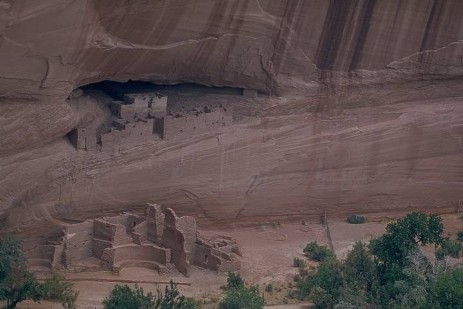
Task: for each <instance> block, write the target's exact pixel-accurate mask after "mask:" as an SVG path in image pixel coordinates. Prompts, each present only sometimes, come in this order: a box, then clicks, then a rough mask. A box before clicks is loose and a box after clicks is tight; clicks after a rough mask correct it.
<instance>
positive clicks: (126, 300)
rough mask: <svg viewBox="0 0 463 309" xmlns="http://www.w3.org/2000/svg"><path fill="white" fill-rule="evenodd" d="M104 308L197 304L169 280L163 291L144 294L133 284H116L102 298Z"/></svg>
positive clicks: (191, 308)
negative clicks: (131, 285) (132, 286)
mask: <svg viewBox="0 0 463 309" xmlns="http://www.w3.org/2000/svg"><path fill="white" fill-rule="evenodd" d="M103 306H104V308H105V309H135V308H136V309H196V308H198V307H199V306H198V304H197V303H196V302H194V301H193V300H191V299H187V298H186V297H185V296H183V295H181V294H180V292H179V291H178V290H177V285H176V284H175V283H174V282H173V281H170V284H169V285H168V286H166V288H165V291H164V293H163V292H161V290H159V289H158V290H157V293H156V295H153V293H151V292H150V293H148V294H145V292H144V291H143V288H141V287H139V286H138V285H135V288H133V289H131V288H130V287H129V286H128V285H118V284H116V286H115V287H114V288H113V289H112V291H111V293H110V294H109V296H108V297H106V298H105V299H104V300H103Z"/></svg>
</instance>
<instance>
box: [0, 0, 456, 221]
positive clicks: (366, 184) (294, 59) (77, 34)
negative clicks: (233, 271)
mask: <svg viewBox="0 0 463 309" xmlns="http://www.w3.org/2000/svg"><path fill="white" fill-rule="evenodd" d="M461 12H463V2H462V1H459V0H449V1H437V0H435V1H434V0H410V1H405V2H404V1H388V0H376V1H375V0H364V1H344V0H331V1H325V0H294V1H293V0H236V1H228V0H223V1H212V0H211V1H183V0H173V1H109V0H107V1H100V0H98V1H97V0H88V1H71V0H59V1H55V0H44V1H28V2H27V1H11V0H2V1H0V137H1V138H0V179H1V181H0V212H1V215H2V218H3V222H4V223H5V224H6V225H7V227H10V228H15V229H18V230H32V229H33V228H39V229H40V225H41V222H42V221H43V220H46V222H48V223H51V224H55V225H57V224H60V223H61V222H63V221H65V220H71V219H73V218H90V217H93V216H94V215H95V213H98V212H100V211H101V210H112V211H117V210H118V209H128V208H131V207H134V205H144V203H145V202H147V201H152V202H163V203H165V204H167V205H168V206H170V207H174V208H175V209H176V210H179V211H181V212H182V213H184V214H194V215H195V216H198V217H199V219H200V220H203V222H205V223H209V224H217V222H220V223H221V224H222V223H223V222H227V223H234V222H238V221H240V220H241V221H246V222H255V221H256V220H257V221H258V220H267V219H269V218H270V219H269V220H273V219H272V218H286V217H288V216H292V217H298V216H309V215H318V214H320V213H321V212H323V211H330V212H334V213H343V212H346V213H348V212H351V211H354V210H355V211H357V210H361V211H393V210H396V209H407V208H423V207H424V208H431V209H440V210H442V209H453V208H454V207H455V205H456V204H458V203H459V200H461V199H463V197H462V196H461V187H462V181H463V180H462V178H461V175H463V172H462V168H463V167H462V161H461V153H462V142H461V140H462V134H463V133H462V123H461V119H462V102H461V100H462V99H461V96H462V93H463V90H462V82H461V78H462V76H463V61H462V59H463V51H462V47H463V43H462V40H463V20H462V19H461ZM103 80H112V81H128V80H138V81H150V82H156V83H158V84H179V83H184V82H191V83H195V84H201V85H209V86H229V87H235V88H240V89H241V88H244V89H253V90H258V91H260V93H261V94H266V95H270V96H267V97H266V96H262V95H261V96H260V97H258V98H255V99H250V98H235V99H234V100H231V101H232V102H229V103H231V105H233V121H232V122H231V123H229V124H228V125H227V126H226V127H224V128H223V130H220V131H210V132H209V133H208V132H205V133H204V134H198V135H196V136H195V137H194V138H189V139H179V140H176V141H171V142H169V141H158V142H156V143H154V142H150V143H142V144H140V143H138V144H136V145H132V146H131V147H127V148H126V149H124V150H123V151H120V152H116V153H111V154H108V153H105V152H86V151H79V150H76V149H75V148H74V147H73V146H72V144H71V143H70V142H69V139H68V134H69V133H70V132H72V131H73V130H75V129H77V128H79V127H81V126H85V125H88V124H91V123H93V122H98V121H101V120H104V119H107V118H108V117H110V109H109V108H108V106H107V103H108V102H106V101H105V100H108V98H107V96H105V95H101V94H98V93H96V92H93V93H91V92H88V91H87V92H84V93H83V95H81V96H77V97H74V96H73V95H72V93H73V90H75V89H77V88H79V87H82V86H85V85H88V84H91V83H95V82H99V81H103ZM273 95H279V96H280V97H274V96H273ZM182 100H183V101H182V102H185V101H188V100H196V102H197V103H198V104H200V105H201V104H202V105H204V104H206V105H207V104H209V103H210V102H212V101H214V100H216V98H211V97H205V96H201V95H200V96H196V97H195V96H190V97H189V98H185V97H183V99H182ZM228 101H230V100H228ZM105 102H106V103H105ZM181 104H182V103H181V100H179V103H178V104H174V105H176V106H181Z"/></svg>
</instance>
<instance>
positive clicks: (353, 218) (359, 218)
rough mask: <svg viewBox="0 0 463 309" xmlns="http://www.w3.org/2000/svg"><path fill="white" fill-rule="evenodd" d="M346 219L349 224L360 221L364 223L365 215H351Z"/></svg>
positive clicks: (359, 222)
mask: <svg viewBox="0 0 463 309" xmlns="http://www.w3.org/2000/svg"><path fill="white" fill-rule="evenodd" d="M346 221H347V222H348V223H350V224H362V223H365V217H364V216H357V215H352V216H350V217H349V218H347V220H346Z"/></svg>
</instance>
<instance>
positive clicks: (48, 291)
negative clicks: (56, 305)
mask: <svg viewBox="0 0 463 309" xmlns="http://www.w3.org/2000/svg"><path fill="white" fill-rule="evenodd" d="M41 294H42V297H43V299H45V300H50V301H57V302H60V303H61V304H62V305H63V308H65V309H75V308H77V307H76V300H77V296H78V295H79V292H75V291H74V285H73V284H72V283H70V282H68V281H66V280H65V279H64V277H63V276H61V275H59V274H56V273H55V274H52V275H51V276H49V277H48V278H47V279H45V282H44V283H43V284H42V286H41Z"/></svg>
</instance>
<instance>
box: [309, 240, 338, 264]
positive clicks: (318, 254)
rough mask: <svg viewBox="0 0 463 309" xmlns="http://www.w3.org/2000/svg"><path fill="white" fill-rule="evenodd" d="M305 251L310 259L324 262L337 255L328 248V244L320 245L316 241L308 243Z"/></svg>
mask: <svg viewBox="0 0 463 309" xmlns="http://www.w3.org/2000/svg"><path fill="white" fill-rule="evenodd" d="M303 252H304V254H305V256H307V257H308V258H309V259H310V260H313V261H317V262H323V261H326V260H328V259H332V258H334V257H335V256H334V253H333V252H332V251H331V250H330V249H328V248H327V247H326V246H322V245H320V244H319V243H318V242H316V241H312V242H310V243H308V244H307V245H306V246H305V248H304V250H303Z"/></svg>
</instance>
